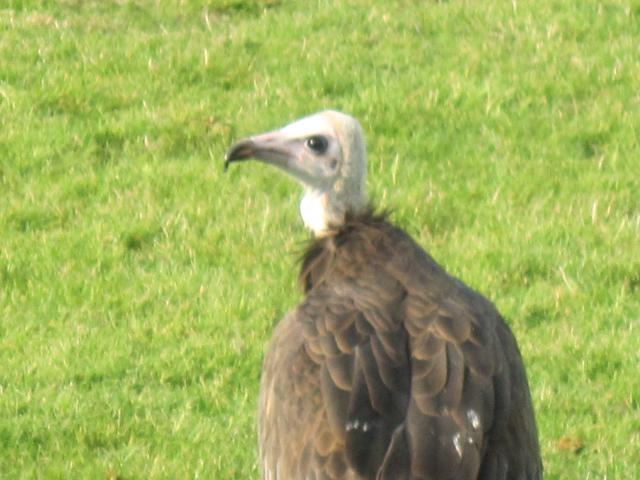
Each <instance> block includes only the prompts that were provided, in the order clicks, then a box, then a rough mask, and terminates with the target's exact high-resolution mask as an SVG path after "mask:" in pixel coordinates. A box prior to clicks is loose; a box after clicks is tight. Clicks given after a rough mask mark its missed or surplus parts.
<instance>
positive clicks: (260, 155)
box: [224, 130, 295, 171]
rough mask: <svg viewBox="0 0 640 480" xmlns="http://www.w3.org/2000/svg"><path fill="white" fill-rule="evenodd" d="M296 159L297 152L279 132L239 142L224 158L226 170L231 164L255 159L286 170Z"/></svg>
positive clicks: (232, 146) (255, 136)
mask: <svg viewBox="0 0 640 480" xmlns="http://www.w3.org/2000/svg"><path fill="white" fill-rule="evenodd" d="M293 157H295V151H294V150H293V149H292V146H291V145H290V144H289V143H288V141H287V138H286V137H285V136H283V134H282V133H281V132H280V131H279V130H274V131H272V132H267V133H262V134H260V135H254V136H251V137H247V138H244V139H242V140H239V141H237V142H236V143H234V144H233V145H231V147H230V148H229V150H227V154H226V155H225V156H224V169H225V171H226V170H227V168H228V167H229V164H230V163H233V162H239V161H242V160H248V159H249V158H255V159H256V160H261V161H263V162H266V163H270V164H271V165H275V166H277V167H280V168H284V169H285V170H286V168H287V165H288V163H289V161H290V160H291V159H292V158H293Z"/></svg>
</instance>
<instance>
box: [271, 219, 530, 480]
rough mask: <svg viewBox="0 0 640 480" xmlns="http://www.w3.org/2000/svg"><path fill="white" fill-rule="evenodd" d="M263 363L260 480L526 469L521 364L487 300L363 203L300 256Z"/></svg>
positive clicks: (497, 477) (443, 476)
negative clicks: (288, 304) (297, 292)
mask: <svg viewBox="0 0 640 480" xmlns="http://www.w3.org/2000/svg"><path fill="white" fill-rule="evenodd" d="M300 282H301V285H302V287H303V289H304V291H305V293H306V297H305V299H304V300H303V302H302V303H301V304H300V305H299V306H298V307H297V308H296V309H295V310H293V311H292V312H290V313H289V314H288V315H287V316H286V317H285V318H284V319H283V320H282V321H281V322H280V323H279V325H278V326H277V328H276V330H275V332H274V336H273V340H272V343H271V346H270V348H269V351H268V353H267V356H266V359H265V365H264V370H263V376H262V384H261V394H260V404H259V442H260V446H261V452H260V455H261V459H262V463H263V469H264V476H265V478H266V479H269V480H275V479H279V480H281V479H305V480H306V479H309V480H321V479H322V480H324V479H395V480H402V479H424V480H447V479H452V480H453V479H487V480H488V479H491V480H501V479H522V480H525V479H526V480H529V479H539V478H541V477H542V465H541V462H540V455H539V448H538V439H537V431H536V425H535V420H534V415H533V408H532V404H531V398H530V394H529V387H528V384H527V380H526V376H525V373H524V367H523V364H522V359H521V357H520V353H519V351H518V348H517V346H516V343H515V340H514V338H513V336H512V334H511V332H510V331H509V328H508V327H507V325H506V324H505V322H504V321H503V320H502V318H501V317H500V315H499V314H498V313H497V312H496V310H495V308H494V307H493V305H491V303H490V302H489V301H488V300H486V299H485V298H484V297H482V296H481V295H480V294H478V293H476V292H474V291H473V290H471V289H470V288H468V287H467V286H465V285H464V284H463V283H462V282H460V281H459V280H457V279H455V278H453V277H451V276H449V275H448V274H447V273H446V272H445V271H444V270H443V269H442V268H441V267H439V266H438V265H437V264H436V262H435V261H434V260H433V259H432V258H431V257H430V256H429V255H427V254H426V253H425V252H424V251H423V250H422V249H421V248H420V247H419V246H418V245H417V244H416V243H414V242H413V240H411V239H410V238H409V237H408V236H407V235H406V234H405V233H404V232H402V231H401V230H400V229H397V228H395V227H393V226H392V225H391V224H390V223H388V222H387V221H386V219H385V217H384V216H377V215H374V214H373V213H372V212H371V211H370V210H369V211H367V212H365V213H364V214H360V215H357V216H350V217H349V218H348V219H347V221H346V222H345V225H344V226H342V227H341V228H340V229H339V230H338V232H337V233H336V234H335V235H331V236H327V237H322V238H319V239H316V240H315V241H314V243H313V244H312V245H311V246H310V247H309V249H308V251H307V254H306V255H305V257H304V259H303V262H302V268H301V273H300Z"/></svg>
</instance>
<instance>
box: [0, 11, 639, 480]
mask: <svg viewBox="0 0 640 480" xmlns="http://www.w3.org/2000/svg"><path fill="white" fill-rule="evenodd" d="M327 107H331V108H337V109H341V110H345V111H347V112H350V113H352V114H354V115H355V116H357V117H358V118H360V119H361V121H362V124H363V127H364V129H365V131H366V133H367V136H368V147H369V152H370V164H369V174H370V176H369V178H370V180H369V185H370V192H371V197H372V198H373V199H374V200H375V202H376V203H377V204H378V205H380V206H381V207H384V208H391V209H392V211H393V219H394V220H395V222H396V223H398V224H399V225H401V226H402V227H404V228H405V229H406V230H407V231H409V232H410V233H411V234H412V235H413V236H415V237H416V239H417V240H418V241H419V242H420V243H421V244H422V245H423V246H424V247H425V248H426V249H427V250H429V251H430V252H431V254H432V255H433V256H434V257H435V258H436V259H438V260H439V261H440V262H441V263H442V264H443V265H444V266H445V267H446V268H447V269H448V270H449V271H450V272H452V273H453V274H455V275H457V276H459V277H461V278H462V279H464V280H465V281H466V282H467V283H469V284H470V285H471V286H473V287H475V288H476V289H478V290H480V291H481V292H483V293H484V294H486V295H487V296H488V297H490V298H491V299H492V300H493V301H494V302H495V303H496V305H497V306H498V308H499V309H500V310H501V312H502V313H503V314H504V315H505V316H506V317H507V318H508V320H509V323H510V325H511V326H512V328H513V330H514V333H515V334H516V337H517V338H518V340H519V344H520V346H521V350H522V352H523V355H524V357H525V361H526V364H527V368H528V372H529V376H530V383H531V386H532V392H533V397H534V402H535V406H536V409H537V415H538V423H539V430H540V438H541V445H542V452H543V458H544V463H545V469H546V478H548V479H581V480H582V479H629V480H633V479H638V478H640V387H639V385H640V383H639V381H638V371H639V368H640V195H639V193H638V191H639V188H640V180H639V178H640V144H639V142H640V139H639V136H640V134H639V132H640V3H639V2H638V1H618V0H610V1H604V0H603V1H596V0H579V1H578V0H570V1H565V0H540V1H537V2H526V1H517V0H513V1H511V2H505V1H501V0H485V1H475V2H474V1H468V2H463V1H456V0H452V1H450V2H424V1H402V2H385V1H382V0H372V1H349V2H340V1H338V0H333V1H331V0H322V1H311V2H307V1H302V0H299V1H285V0H282V1H279V0H270V1H258V0H219V1H216V0H212V1H208V2H202V1H188V0H180V1H179V0H174V1H167V2H161V1H143V0H140V1H127V0H121V1H98V0H95V1H89V0H86V1H81V0H59V1H54V0H24V1H20V0H4V1H2V2H1V3H0V478H2V479H13V478H46V479H49V478H61V479H62V478H64V479H67V478H92V479H93V478H106V479H110V480H114V479H120V480H124V479H138V478H140V479H142V478H144V479H152V478H153V479H155V478H167V479H169V478H170V479H175V478H216V479H218V478H220V479H223V478H224V479H226V478H229V479H235V478H257V477H258V475H259V473H258V468H257V463H256V448H255V444H256V439H255V432H254V422H255V407H256V398H257V386H258V379H259V372H260V367H261V361H262V354H263V351H264V347H265V344H266V342H267V341H268V338H269V336H270V334H271V331H272V328H273V325H274V323H275V322H276V321H277V320H278V319H279V318H280V317H281V316H282V315H283V314H284V312H286V311H287V310H288V309H289V308H291V306H293V305H295V303H296V302H297V301H298V300H299V298H300V293H299V292H298V291H297V289H296V285H295V277H296V259H297V256H298V253H299V252H300V249H301V248H302V246H303V245H304V244H305V240H306V238H307V234H306V232H305V231H304V230H303V228H302V225H301V222H300V220H299V218H298V213H297V208H298V207H297V203H298V199H299V189H298V187H297V185H295V184H294V183H293V182H292V181H290V180H289V179H287V178H284V177H283V176H282V175H280V174H279V173H277V172H275V171H273V170H270V169H269V168H268V167H265V166H263V165H259V164H247V165H243V166H242V167H238V168H236V169H232V170H231V171H230V172H229V173H227V174H226V175H223V174H222V157H223V154H224V151H225V148H226V147H227V146H228V145H229V143H230V141H231V140H232V139H234V138H237V137H238V136H240V135H244V134H248V133H253V132H259V131H263V130H266V129H271V128H273V127H277V126H280V125H282V124H284V123H285V122H287V121H289V120H292V119H294V118H296V117H298V116H301V115H304V114H307V113H311V112H313V111H316V110H320V109H324V108H327Z"/></svg>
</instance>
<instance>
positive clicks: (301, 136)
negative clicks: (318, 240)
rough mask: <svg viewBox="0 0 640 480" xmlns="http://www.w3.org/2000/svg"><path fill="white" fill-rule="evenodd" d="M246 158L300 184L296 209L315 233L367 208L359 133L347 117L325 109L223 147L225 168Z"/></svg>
mask: <svg viewBox="0 0 640 480" xmlns="http://www.w3.org/2000/svg"><path fill="white" fill-rule="evenodd" d="M249 158H254V159H256V160H260V161H263V162H265V163H268V164H271V165H274V166H276V167H278V168H280V169H282V170H284V171H285V172H287V173H288V174H289V175H291V176H293V177H295V178H296V179H298V180H299V181H300V183H302V185H303V187H304V190H305V194H304V196H303V198H302V202H301V203H300V213H301V215H302V219H303V221H304V224H305V225H306V226H307V227H308V228H310V229H311V230H312V231H313V232H314V234H315V235H326V234H328V233H330V232H331V230H332V229H334V228H336V227H339V226H340V225H341V224H343V223H344V221H345V215H346V214H347V212H349V213H358V212H360V211H362V210H363V209H364V208H365V207H366V203H367V200H366V194H365V180H366V172H367V157H366V150H365V145H364V136H363V134H362V128H361V127H360V124H359V123H358V121H357V120H356V119H355V118H353V117H350V116H349V115H345V114H344V113H340V112H336V111H333V110H327V111H324V112H320V113H316V114H315V115H311V116H309V117H305V118H302V119H300V120H297V121H295V122H293V123H290V124H289V125H286V126H285V127H283V128H281V129H279V130H274V131H271V132H268V133H263V134H259V135H254V136H251V137H248V138H245V139H242V140H240V141H238V142H236V143H234V144H233V145H232V146H231V148H229V150H228V151H227V154H226V156H225V169H226V167H227V166H228V165H229V164H230V163H232V162H237V161H240V160H247V159H249Z"/></svg>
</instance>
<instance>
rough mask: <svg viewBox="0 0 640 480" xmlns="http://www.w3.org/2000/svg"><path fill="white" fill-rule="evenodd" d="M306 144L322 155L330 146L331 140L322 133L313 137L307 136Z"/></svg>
mask: <svg viewBox="0 0 640 480" xmlns="http://www.w3.org/2000/svg"><path fill="white" fill-rule="evenodd" d="M305 145H306V146H307V147H308V148H309V149H311V150H313V152H314V153H316V154H318V155H322V154H323V153H324V152H326V151H327V147H328V146H329V141H328V140H327V139H326V138H325V137H322V136H320V135H315V136H313V137H309V138H307V141H306V142H305Z"/></svg>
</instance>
